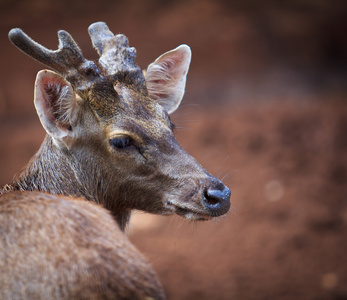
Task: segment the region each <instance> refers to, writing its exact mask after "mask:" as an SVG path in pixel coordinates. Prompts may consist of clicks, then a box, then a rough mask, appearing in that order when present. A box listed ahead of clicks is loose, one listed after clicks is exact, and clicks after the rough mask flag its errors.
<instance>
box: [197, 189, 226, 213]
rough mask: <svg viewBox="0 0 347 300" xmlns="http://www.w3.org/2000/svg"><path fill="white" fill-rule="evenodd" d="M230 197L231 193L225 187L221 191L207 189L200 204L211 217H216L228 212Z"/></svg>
mask: <svg viewBox="0 0 347 300" xmlns="http://www.w3.org/2000/svg"><path fill="white" fill-rule="evenodd" d="M230 195H231V192H230V190H229V188H227V187H226V186H225V185H223V186H222V188H221V189H219V188H207V189H206V190H205V193H204V199H203V201H202V203H203V205H204V207H205V208H206V209H207V211H208V212H209V213H210V215H211V216H213V217H218V216H221V215H224V214H225V213H227V212H228V210H229V208H230Z"/></svg>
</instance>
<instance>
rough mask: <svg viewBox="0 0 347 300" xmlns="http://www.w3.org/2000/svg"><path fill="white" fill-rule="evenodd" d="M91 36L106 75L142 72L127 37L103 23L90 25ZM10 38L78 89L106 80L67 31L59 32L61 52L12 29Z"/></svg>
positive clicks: (19, 30) (18, 30) (18, 46)
mask: <svg viewBox="0 0 347 300" xmlns="http://www.w3.org/2000/svg"><path fill="white" fill-rule="evenodd" d="M89 35H90V37H91V40H92V43H93V46H94V48H95V49H96V50H97V52H98V54H99V56H100V58H99V64H100V66H101V67H102V69H103V70H104V72H105V73H104V75H106V76H108V75H115V74H116V73H117V72H120V71H131V70H136V71H141V69H140V68H139V67H138V66H136V65H135V59H136V49H135V48H133V47H129V42H128V39H127V38H126V36H124V35H122V34H117V35H114V34H113V33H112V32H111V31H110V30H109V28H108V27H107V25H106V24H105V23H103V22H97V23H94V24H92V25H90V26H89ZM9 38H10V40H11V42H12V43H13V44H14V45H15V46H16V47H17V48H19V49H20V50H21V51H23V52H24V53H26V54H27V55H29V56H31V57H32V58H34V59H36V60H37V61H39V62H41V63H43V64H45V65H46V66H48V67H51V68H52V69H53V70H55V71H57V72H59V73H60V74H62V75H63V76H65V77H66V79H67V80H68V81H70V82H71V83H72V84H73V85H75V86H76V87H77V88H78V89H84V88H88V87H90V86H91V85H92V84H93V83H94V82H95V81H97V80H99V79H101V78H103V76H102V75H101V74H100V72H99V69H98V68H97V66H96V65H95V63H94V62H92V61H89V60H86V59H85V58H84V57H83V55H82V51H81V49H80V48H79V47H78V45H77V43H76V42H75V41H74V39H73V38H72V37H71V35H70V34H69V33H67V32H66V31H64V30H60V31H58V39H59V47H58V50H49V49H47V48H45V47H43V46H42V45H40V44H39V43H37V42H35V41H34V40H32V39H31V38H30V37H29V36H28V35H26V34H25V33H24V32H23V31H22V30H21V29H19V28H15V29H12V30H11V31H10V32H9Z"/></svg>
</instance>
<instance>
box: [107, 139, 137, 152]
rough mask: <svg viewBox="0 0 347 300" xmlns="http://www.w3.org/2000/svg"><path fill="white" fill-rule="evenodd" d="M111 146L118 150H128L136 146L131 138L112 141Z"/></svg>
mask: <svg viewBox="0 0 347 300" xmlns="http://www.w3.org/2000/svg"><path fill="white" fill-rule="evenodd" d="M110 145H111V146H113V147H115V148H117V149H126V148H130V147H132V146H134V143H133V141H132V139H131V138H128V137H121V138H115V139H112V140H110Z"/></svg>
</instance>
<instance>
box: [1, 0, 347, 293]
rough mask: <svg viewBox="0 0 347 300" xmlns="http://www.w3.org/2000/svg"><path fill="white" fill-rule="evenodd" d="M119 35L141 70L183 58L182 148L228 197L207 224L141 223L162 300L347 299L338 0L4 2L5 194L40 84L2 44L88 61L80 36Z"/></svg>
mask: <svg viewBox="0 0 347 300" xmlns="http://www.w3.org/2000/svg"><path fill="white" fill-rule="evenodd" d="M96 21H105V22H106V23H107V24H108V26H109V27H110V29H111V30H112V31H113V32H114V33H123V34H125V35H127V36H128V38H129V40H130V45H131V46H135V47H136V49H137V53H138V55H137V63H138V64H139V65H140V66H141V67H142V68H146V66H147V65H148V64H149V63H151V62H152V61H153V60H154V59H155V58H156V57H158V56H159V55H161V54H162V53H164V52H166V51H168V50H170V49H173V48H175V47H177V46H178V45H180V44H182V43H186V44H188V45H189V46H190V47H191V48H192V52H193V57H192V63H191V67H190V71H189V74H188V81H187V89H186V95H185V98H184V100H183V103H182V105H181V108H180V109H179V110H178V111H177V112H175V113H174V115H173V120H174V122H175V123H176V125H177V127H178V130H177V138H178V140H179V142H180V143H181V144H182V146H183V147H184V148H185V149H186V150H187V151H188V152H189V153H190V154H192V155H193V156H194V157H196V158H197V159H198V161H199V162H200V163H201V164H202V165H203V166H205V167H206V169H207V170H208V171H210V172H211V173H213V174H214V175H216V176H218V177H219V178H220V179H222V180H223V181H224V182H225V183H226V184H227V185H228V186H229V187H230V188H231V190H232V206H233V208H232V209H231V211H230V212H229V213H228V215H227V216H225V217H222V218H220V219H218V220H215V221H212V222H200V223H197V222H196V223H191V222H188V221H186V220H183V219H181V218H179V217H160V216H152V215H148V214H144V213H140V212H136V213H135V214H134V216H133V218H132V222H131V226H130V228H129V230H128V233H129V237H130V239H131V241H132V242H133V243H134V244H135V245H136V246H137V247H138V248H139V249H140V250H141V251H142V252H143V253H144V254H145V255H146V256H147V257H148V258H149V259H150V261H151V262H152V264H153V265H154V268H155V269H156V271H157V273H158V275H159V277H160V279H161V281H162V283H163V285H164V289H165V291H166V293H167V296H168V299H317V300H319V299H334V300H343V299H347V260H346V251H347V155H346V153H347V98H346V96H347V2H346V1H345V0H335V1H328V0H300V1H299V0H292V1H275V0H264V1H256V0H244V1H232V0H177V1H173V0H170V1H160V0H148V1H135V0H127V1H111V0H99V1H89V0H85V1H82V0H77V1H67V0H62V1H53V0H30V1H29V0H23V1H10V0H1V1H0V43H1V50H0V53H1V56H0V69H1V73H0V185H3V184H5V183H9V182H11V181H12V179H13V177H14V175H15V174H16V172H18V171H19V170H20V169H22V168H23V166H25V164H26V163H27V162H28V160H29V159H30V157H32V156H33V154H34V153H35V152H36V151H37V149H38V148H39V146H40V144H41V142H42V140H43V137H44V134H45V133H44V131H43V129H42V128H41V125H40V123H39V120H38V118H37V116H36V112H35V110H34V106H33V91H34V80H35V76H36V73H37V72H38V71H39V70H40V69H42V68H44V67H43V66H42V65H40V64H39V63H37V62H35V61H34V60H32V59H30V58H28V57H27V56H25V55H23V54H22V53H20V52H19V51H18V50H17V49H15V47H13V46H12V45H11V43H10V42H9V41H8V38H7V33H8V31H9V30H10V29H11V28H13V27H21V28H22V29H23V30H24V31H25V32H26V33H27V34H29V35H30V36H31V37H33V38H34V40H36V41H37V42H39V43H41V44H43V45H44V46H46V47H47V48H50V49H57V43H58V42H57V35H56V32H57V30H59V29H65V30H67V31H68V32H69V33H71V34H72V36H73V37H74V38H75V39H76V41H77V42H78V43H79V45H80V47H81V48H82V50H83V53H84V56H85V57H86V58H89V59H96V58H97V54H96V52H95V51H94V50H93V48H92V46H91V43H90V40H89V37H88V34H87V28H88V26H89V25H90V24H91V23H93V22H96Z"/></svg>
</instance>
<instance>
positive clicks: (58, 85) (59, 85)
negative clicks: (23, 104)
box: [34, 70, 76, 139]
mask: <svg viewBox="0 0 347 300" xmlns="http://www.w3.org/2000/svg"><path fill="white" fill-rule="evenodd" d="M34 103H35V107H36V110H37V113H38V115H39V118H40V121H41V123H42V125H43V127H44V128H45V130H46V131H47V133H48V134H50V135H51V136H52V137H53V138H55V139H62V138H64V137H66V136H67V135H69V131H71V130H72V125H73V123H74V121H75V119H76V98H75V93H74V91H73V89H72V87H71V85H70V84H69V83H68V82H67V81H66V80H65V79H64V78H63V77H62V76H60V75H58V74H57V73H55V72H52V71H48V70H42V71H40V72H39V73H38V74H37V77H36V82H35V101H34Z"/></svg>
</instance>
